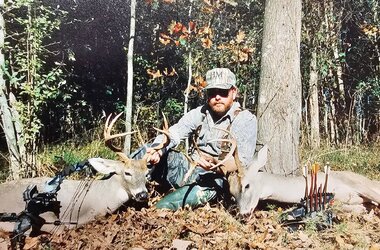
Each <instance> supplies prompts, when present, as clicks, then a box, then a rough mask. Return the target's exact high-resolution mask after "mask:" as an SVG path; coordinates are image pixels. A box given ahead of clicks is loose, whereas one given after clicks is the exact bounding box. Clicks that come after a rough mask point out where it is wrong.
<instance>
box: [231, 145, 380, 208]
mask: <svg viewBox="0 0 380 250" xmlns="http://www.w3.org/2000/svg"><path fill="white" fill-rule="evenodd" d="M267 150H268V148H267V147H266V146H264V147H263V148H262V149H261V150H260V151H259V152H258V154H257V157H255V159H254V161H253V162H252V164H251V166H249V167H248V168H247V169H245V168H242V167H241V166H239V165H238V166H239V168H238V171H237V173H235V174H231V175H230V176H229V178H228V180H229V185H230V192H231V194H232V195H233V196H234V197H235V199H236V201H237V204H238V206H239V209H240V213H241V214H249V213H251V212H252V211H253V210H254V209H255V208H256V206H257V204H258V202H259V201H260V200H274V201H278V202H284V203H298V202H300V200H301V199H302V198H304V195H305V185H306V178H308V179H307V181H308V183H311V180H310V177H309V176H307V175H306V176H297V177H285V176H282V175H277V174H271V173H267V172H259V169H260V168H262V167H263V166H264V165H265V163H266V160H267ZM324 180H325V174H323V173H318V178H317V183H316V184H315V185H317V187H319V186H320V185H323V184H322V183H323V182H324ZM327 192H330V193H333V194H334V195H335V197H334V199H335V200H336V201H340V202H341V203H342V205H343V208H344V209H345V210H347V211H364V210H365V209H366V207H367V206H368V205H370V204H373V205H375V206H379V204H380V183H379V182H378V181H373V180H370V179H368V178H366V177H364V176H362V175H359V174H357V173H353V172H349V171H330V173H329V175H328V185H327Z"/></svg>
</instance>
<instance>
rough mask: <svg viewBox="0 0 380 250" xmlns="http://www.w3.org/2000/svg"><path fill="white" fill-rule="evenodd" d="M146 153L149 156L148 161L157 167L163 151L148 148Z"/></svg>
mask: <svg viewBox="0 0 380 250" xmlns="http://www.w3.org/2000/svg"><path fill="white" fill-rule="evenodd" d="M146 153H147V154H148V155H149V156H148V159H147V161H148V162H149V163H150V164H152V165H156V164H157V163H159V162H160V159H161V156H162V151H161V150H155V149H153V148H147V149H146Z"/></svg>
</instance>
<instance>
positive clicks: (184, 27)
mask: <svg viewBox="0 0 380 250" xmlns="http://www.w3.org/2000/svg"><path fill="white" fill-rule="evenodd" d="M182 33H188V31H187V27H186V26H185V25H183V26H182Z"/></svg>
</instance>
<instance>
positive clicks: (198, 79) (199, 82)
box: [194, 76, 207, 88]
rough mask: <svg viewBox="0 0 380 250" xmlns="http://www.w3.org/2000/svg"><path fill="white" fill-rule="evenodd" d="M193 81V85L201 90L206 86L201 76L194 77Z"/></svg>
mask: <svg viewBox="0 0 380 250" xmlns="http://www.w3.org/2000/svg"><path fill="white" fill-rule="evenodd" d="M194 81H195V84H196V85H197V86H199V87H201V88H204V87H206V85H207V82H206V81H205V79H204V78H203V77H202V76H196V77H195V79H194Z"/></svg>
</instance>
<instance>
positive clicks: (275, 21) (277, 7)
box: [258, 0, 302, 175]
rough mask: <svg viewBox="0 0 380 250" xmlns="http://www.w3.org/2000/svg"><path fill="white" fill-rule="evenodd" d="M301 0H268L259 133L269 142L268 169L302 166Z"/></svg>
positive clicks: (286, 171) (285, 170) (283, 171)
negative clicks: (300, 148)
mask: <svg viewBox="0 0 380 250" xmlns="http://www.w3.org/2000/svg"><path fill="white" fill-rule="evenodd" d="M300 34H301V0H284V1H276V0H267V1H266V5H265V14H264V34H263V46H262V58H261V76H260V90H259V103H258V121H259V126H258V129H259V130H258V137H259V140H260V141H262V142H263V143H265V144H267V145H268V146H269V154H268V162H267V165H266V166H265V168H266V171H269V172H274V173H280V174H285V175H289V174H293V173H295V172H297V170H298V164H299V156H298V147H299V140H300V120H301V106H302V104H301V100H302V99H301V98H302V96H301V74H300V37H301V35H300Z"/></svg>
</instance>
